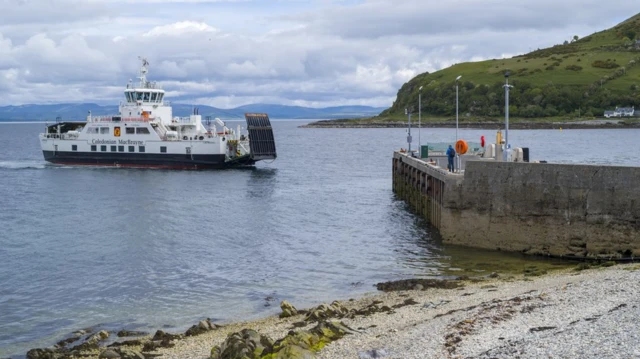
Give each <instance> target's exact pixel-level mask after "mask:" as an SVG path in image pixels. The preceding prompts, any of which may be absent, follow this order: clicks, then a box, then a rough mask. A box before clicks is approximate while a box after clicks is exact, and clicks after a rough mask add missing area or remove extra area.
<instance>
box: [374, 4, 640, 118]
mask: <svg viewBox="0 0 640 359" xmlns="http://www.w3.org/2000/svg"><path fill="white" fill-rule="evenodd" d="M637 39H640V14H638V15H636V16H634V17H632V18H630V19H628V20H626V21H624V22H622V23H620V24H618V25H616V26H615V27H613V28H611V29H608V30H604V31H600V32H597V33H595V34H592V35H590V36H587V37H584V38H582V39H575V40H573V41H571V42H565V43H564V44H559V45H555V46H552V47H550V48H546V49H538V50H535V51H532V52H530V53H528V54H525V55H520V56H516V57H513V58H510V59H499V60H496V59H494V60H487V61H481V62H467V63H461V64H456V65H454V66H451V67H449V68H446V69H443V70H440V71H437V72H434V73H423V74H420V75H418V76H416V77H415V78H413V79H412V80H410V81H409V82H407V83H406V84H404V85H403V86H402V88H401V89H400V90H399V91H398V96H397V99H396V101H395V102H394V104H393V106H392V107H391V108H389V109H387V110H385V111H383V112H382V113H381V114H380V115H379V116H377V117H375V118H373V119H372V120H373V121H380V120H406V116H405V115H404V111H405V108H409V109H410V110H411V111H412V113H417V112H418V108H417V107H418V106H417V105H418V93H419V90H418V89H419V88H420V86H423V89H422V114H423V120H434V121H441V120H443V119H450V118H451V116H454V117H455V79H456V77H457V76H459V75H461V76H462V78H461V80H460V83H459V109H460V110H459V112H460V116H461V118H464V119H466V120H469V121H473V120H475V121H487V120H498V119H499V118H500V117H503V116H504V89H503V87H502V86H503V84H504V74H505V72H506V71H510V74H511V76H510V79H509V82H510V84H512V85H514V88H513V89H511V91H510V109H509V111H510V114H511V116H513V117H514V119H515V120H517V119H518V118H521V119H523V120H531V119H541V118H542V119H547V120H557V119H572V118H577V117H585V116H586V117H593V116H602V114H603V112H604V111H605V110H613V109H614V108H615V107H617V106H619V107H631V106H636V108H640V66H638V65H640V44H637V43H636V42H637Z"/></svg>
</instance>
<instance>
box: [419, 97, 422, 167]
mask: <svg viewBox="0 0 640 359" xmlns="http://www.w3.org/2000/svg"><path fill="white" fill-rule="evenodd" d="M421 133H422V86H420V88H419V89H418V151H420V152H419V153H420V158H422V139H421V138H420V134H421Z"/></svg>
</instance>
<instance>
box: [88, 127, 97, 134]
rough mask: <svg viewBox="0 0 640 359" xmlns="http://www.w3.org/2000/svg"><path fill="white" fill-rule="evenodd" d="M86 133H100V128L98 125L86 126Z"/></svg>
mask: <svg viewBox="0 0 640 359" xmlns="http://www.w3.org/2000/svg"><path fill="white" fill-rule="evenodd" d="M87 133H88V134H94V133H95V134H97V133H100V129H99V128H98V127H88V128H87Z"/></svg>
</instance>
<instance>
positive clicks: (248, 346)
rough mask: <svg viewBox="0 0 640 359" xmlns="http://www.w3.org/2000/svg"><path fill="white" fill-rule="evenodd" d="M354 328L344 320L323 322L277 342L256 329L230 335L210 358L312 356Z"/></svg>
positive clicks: (308, 358)
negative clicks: (344, 322)
mask: <svg viewBox="0 0 640 359" xmlns="http://www.w3.org/2000/svg"><path fill="white" fill-rule="evenodd" d="M353 332H354V331H353V330H352V329H351V328H349V327H348V326H346V325H345V324H343V323H341V322H321V323H318V324H317V325H316V326H315V327H313V328H311V329H309V330H303V331H299V332H296V331H291V332H289V334H287V336H285V337H284V338H282V339H280V340H278V341H276V342H275V343H274V342H273V341H271V339H270V338H269V337H267V336H264V335H261V334H259V333H258V332H256V331H255V330H251V329H243V330H242V331H240V332H237V333H233V334H230V335H229V336H228V337H227V339H226V340H225V342H224V343H222V345H220V346H216V347H213V348H212V349H211V356H210V358H211V359H313V358H314V357H315V353H316V352H318V351H319V350H320V349H322V348H324V346H325V345H327V344H328V343H330V342H332V341H334V340H337V339H340V338H342V337H343V336H345V335H347V334H352V333H353Z"/></svg>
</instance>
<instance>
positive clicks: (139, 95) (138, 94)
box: [136, 92, 142, 101]
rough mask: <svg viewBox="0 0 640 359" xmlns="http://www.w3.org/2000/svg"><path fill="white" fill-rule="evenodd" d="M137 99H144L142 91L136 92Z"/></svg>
mask: <svg viewBox="0 0 640 359" xmlns="http://www.w3.org/2000/svg"><path fill="white" fill-rule="evenodd" d="M136 100H137V101H142V92H136Z"/></svg>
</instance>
